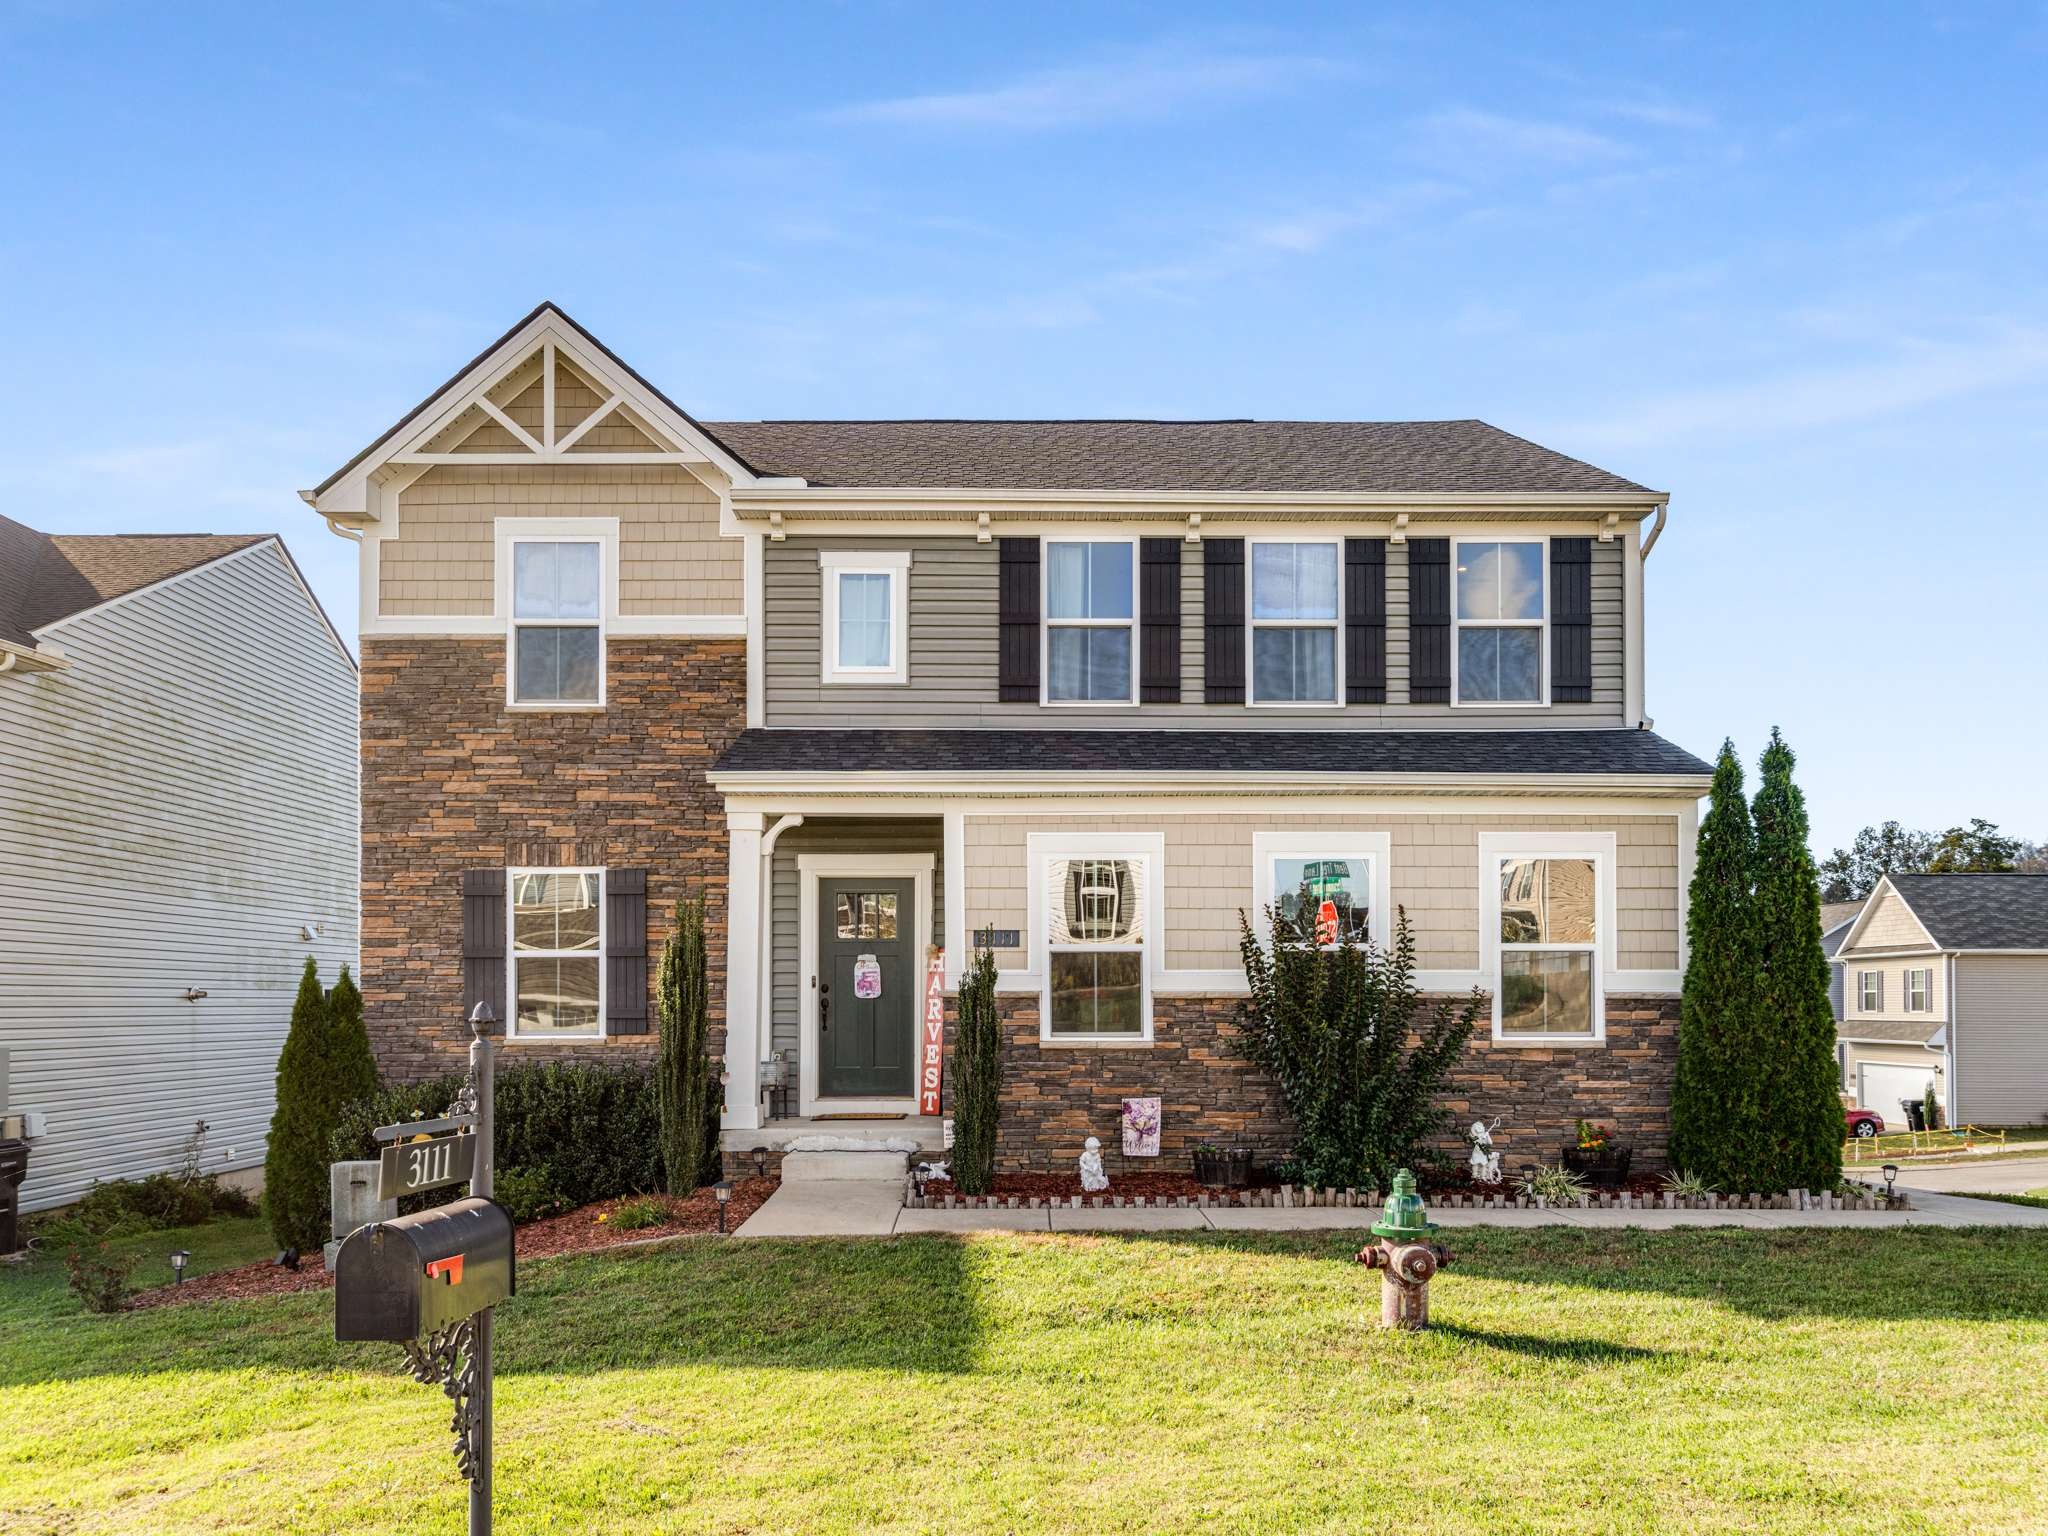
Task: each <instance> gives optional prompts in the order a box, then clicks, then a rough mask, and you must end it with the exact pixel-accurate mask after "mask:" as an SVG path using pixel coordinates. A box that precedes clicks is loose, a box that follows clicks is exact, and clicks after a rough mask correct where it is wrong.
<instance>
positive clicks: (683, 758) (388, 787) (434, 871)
mask: <svg viewBox="0 0 2048 1536" xmlns="http://www.w3.org/2000/svg"><path fill="white" fill-rule="evenodd" d="M605 649H606V683H605V686H606V698H607V701H608V707H607V708H605V709H602V710H588V711H548V712H535V711H525V710H509V709H507V708H506V707H505V704H504V699H505V641H504V639H503V637H502V636H489V637H477V638H468V637H463V638H450V637H442V636H434V637H417V638H415V637H407V638H389V637H378V636H372V637H366V638H365V639H364V641H363V658H362V797H363V801H362V804H363V812H362V860H363V871H362V966H361V969H362V976H361V984H362V988H363V1012H364V1022H365V1023H366V1024H367V1026H368V1028H369V1032H370V1043H371V1045H372V1047H373V1049H374V1050H375V1051H376V1055H377V1066H378V1070H379V1071H380V1072H382V1073H383V1074H384V1075H385V1076H387V1077H391V1078H397V1079H406V1080H410V1079H417V1078H421V1077H427V1076H431V1075H433V1074H435V1073H439V1072H447V1071H454V1070H457V1069H459V1068H460V1067H461V1066H462V1065H463V1064H464V1062H465V1061H466V1060H467V1052H468V1041H469V1031H468V1028H467V1026H466V1025H465V1024H464V1022H463V1018H462V896H461V876H462V871H463V870H465V869H471V868H478V867H489V866H496V867H505V866H516V865H541V866H546V865H564V866H568V865H592V866H605V867H608V868H613V869H642V870H645V871H646V872H647V927H648V932H647V944H648V956H649V963H648V978H649V984H650V986H651V985H652V982H653V978H654V974H655V969H656V967H655V959H656V957H657V956H658V954H659V952H660V947H661V944H662V942H663V941H664V940H665V939H666V937H667V935H668V930H669V925H670V919H671V914H672V912H673V909H674V904H675V901H676V899H677V898H678V897H679V896H682V895H685V894H688V893H691V892H695V893H698V894H701V895H703V896H704V897H705V899H706V908H707V910H706V920H707V926H708V928H709V930H710V931H709V935H708V940H709V942H708V948H709V951H710V960H711V1006H712V1013H713V1017H714V1019H715V1020H722V1018H723V1009H724V1002H723V999H724V992H725V886H726V834H725V804H724V801H723V799H722V798H721V797H720V796H719V795H718V793H717V792H716V791H715V790H713V789H712V788H711V786H710V785H709V784H708V783H707V782H706V780H705V772H706V770H707V769H708V768H709V767H710V766H711V764H712V763H713V762H714V761H715V760H716V759H717V757H718V754H719V753H720V752H721V751H723V750H724V748H725V747H726V745H727V744H728V743H729V742H730V741H731V740H732V738H733V737H734V736H735V735H737V734H738V732H739V731H740V729H741V727H742V726H743V725H744V723H745V720H746V651H745V645H744V642H742V641H739V640H713V639H705V640H694V639H659V640H622V639H616V638H615V639H611V640H609V641H608V643H607V645H606V648H605ZM649 1019H650V1033H648V1034H644V1035H628V1036H620V1037H617V1038H612V1039H606V1040H601V1041H600V1040H591V1041H579V1042H562V1043H552V1042H544V1041H517V1040H515V1041H509V1042H507V1043H506V1048H505V1051H504V1054H503V1056H502V1057H501V1058H500V1059H501V1060H503V1061H505V1062H508V1063H514V1062H521V1061H534V1060H554V1061H559V1060H584V1061H599V1062H607V1063H614V1064H619V1063H626V1062H635V1063H642V1064H644V1063H648V1062H651V1061H652V1059H653V1054H654V1045H655V1040H656V1036H655V1035H654V1034H653V1033H652V1032H651V1030H652V1027H653V1020H654V1016H653V1015H652V1013H651V1012H650V1016H649ZM724 1050H725V1044H724V1030H723V1026H722V1024H719V1025H718V1026H717V1027H715V1028H714V1031H713V1038H712V1044H711V1053H712V1055H713V1056H714V1057H717V1056H722V1055H723V1054H724Z"/></svg>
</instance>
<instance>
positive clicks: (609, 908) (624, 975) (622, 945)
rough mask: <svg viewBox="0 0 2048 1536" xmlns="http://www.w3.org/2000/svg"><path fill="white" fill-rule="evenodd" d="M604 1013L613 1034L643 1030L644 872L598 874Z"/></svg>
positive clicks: (644, 956)
mask: <svg viewBox="0 0 2048 1536" xmlns="http://www.w3.org/2000/svg"><path fill="white" fill-rule="evenodd" d="M604 1014H605V1029H606V1030H607V1031H608V1032H609V1033H611V1034H614V1035H644V1034H646V1033H647V871H646V870H644V869H608V870H606V871H605V875H604Z"/></svg>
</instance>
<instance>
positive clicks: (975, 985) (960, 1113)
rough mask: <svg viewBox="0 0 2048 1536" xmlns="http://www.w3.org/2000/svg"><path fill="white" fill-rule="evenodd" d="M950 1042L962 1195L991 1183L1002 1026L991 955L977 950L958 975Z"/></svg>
mask: <svg viewBox="0 0 2048 1536" xmlns="http://www.w3.org/2000/svg"><path fill="white" fill-rule="evenodd" d="M955 1006H956V1012H957V1015H958V1024H957V1027H956V1030H955V1035H954V1041H953V1184H954V1187H955V1188H957V1189H958V1190H959V1191H960V1193H962V1194H963V1195H985V1194H987V1193H989V1191H990V1190H991V1189H992V1188H993V1187H994V1185H995V1177H996V1121H997V1119H998V1118H999V1117H1000V1114H1001V1106H1002V1097H1003V1028H1002V1022H1001V1020H1000V1019H998V1018H997V1016H996V957H995V955H994V954H993V953H992V952H991V951H989V950H986V949H982V950H976V951H975V955H974V961H973V963H972V964H971V965H969V966H968V968H967V974H966V975H965V976H963V977H961V978H960V995H959V998H958V1000H957V1002H956V1005H955Z"/></svg>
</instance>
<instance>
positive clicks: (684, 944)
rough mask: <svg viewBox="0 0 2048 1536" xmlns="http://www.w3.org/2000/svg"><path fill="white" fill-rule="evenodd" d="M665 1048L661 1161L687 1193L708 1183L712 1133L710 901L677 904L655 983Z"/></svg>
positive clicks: (679, 1190) (657, 1079)
mask: <svg viewBox="0 0 2048 1536" xmlns="http://www.w3.org/2000/svg"><path fill="white" fill-rule="evenodd" d="M655 998H656V1001H657V1003H658V1004H659V1005H660V1008H661V1045H660V1051H659V1054H658V1055H657V1056H656V1058H655V1066H654V1088H655V1098H656V1101H657V1102H658V1103H659V1105H660V1107H661V1159H662V1165H663V1167H664V1169H665V1170H666V1175H667V1180H668V1192H669V1193H670V1194H672V1195H687V1194H688V1193H690V1191H691V1190H693V1189H695V1188H696V1187H697V1186H698V1185H699V1184H700V1183H701V1182H702V1180H703V1175H704V1164H705V1160H706V1156H707V1142H711V1141H715V1138H713V1137H712V1136H711V1134H710V1131H709V1129H708V1127H709V1109H708V1104H709V1100H710V1097H711V976H710V970H709V967H708V965H707V962H706V960H705V952H704V903H703V902H702V901H701V900H698V899H696V898H694V897H693V898H691V899H690V900H687V901H679V902H677V903H676V920H675V926H674V927H673V928H671V929H670V930H669V935H668V942H667V943H666V944H664V945H663V946H662V949H661V973H660V975H659V977H658V978H657V980H656V983H655Z"/></svg>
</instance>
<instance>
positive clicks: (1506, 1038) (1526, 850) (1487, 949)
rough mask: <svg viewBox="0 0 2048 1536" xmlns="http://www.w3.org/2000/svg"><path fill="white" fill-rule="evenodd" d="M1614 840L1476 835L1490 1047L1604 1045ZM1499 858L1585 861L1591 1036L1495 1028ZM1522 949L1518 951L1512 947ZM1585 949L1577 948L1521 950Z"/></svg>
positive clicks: (1609, 836) (1600, 835) (1608, 836)
mask: <svg viewBox="0 0 2048 1536" xmlns="http://www.w3.org/2000/svg"><path fill="white" fill-rule="evenodd" d="M1615 842H1616V839H1615V835H1614V834H1613V833H1612V832H1481V833H1480V834H1479V974H1480V985H1481V986H1483V987H1485V988H1486V989H1487V990H1488V991H1489V992H1490V993H1491V994H1492V997H1493V1043H1494V1044H1495V1045H1509V1046H1535V1047H1544V1048H1549V1049H1565V1048H1570V1047H1574V1046H1602V1047H1604V1046H1605V1045H1606V1043H1607V988H1608V984H1609V975H1610V973H1611V972H1612V971H1613V970H1614V952H1615V894H1614V873H1615V867H1616V866H1615ZM1504 858H1537V859H1591V860H1592V861H1593V899H1594V919H1593V921H1594V925H1595V926H1594V932H1593V943H1592V945H1591V946H1590V949H1591V952H1592V955H1593V1031H1592V1033H1591V1034H1587V1035H1528V1034H1522V1035H1511V1034H1507V1033H1505V1032H1504V1031H1503V1030H1502V1029H1501V1022H1500V1004H1501V996H1500V994H1501V971H1500V957H1501V942H1500V864H1501V860H1502V859H1504ZM1516 947H1517V948H1522V947H1524V946H1516ZM1527 947H1532V948H1537V949H1559V950H1570V949H1586V948H1588V947H1589V946H1585V945H1577V944H1556V945H1550V944H1543V945H1534V946H1527Z"/></svg>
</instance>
